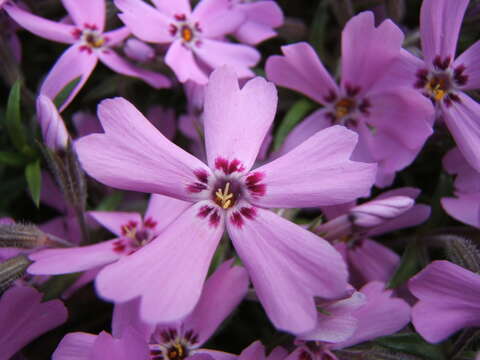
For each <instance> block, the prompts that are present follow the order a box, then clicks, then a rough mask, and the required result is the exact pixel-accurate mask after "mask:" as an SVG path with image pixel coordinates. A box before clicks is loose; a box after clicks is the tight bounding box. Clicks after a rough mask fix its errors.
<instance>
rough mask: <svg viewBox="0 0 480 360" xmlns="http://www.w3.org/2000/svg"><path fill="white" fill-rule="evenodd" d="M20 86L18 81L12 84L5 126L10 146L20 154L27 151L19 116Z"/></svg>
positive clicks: (23, 129)
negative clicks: (10, 142)
mask: <svg viewBox="0 0 480 360" xmlns="http://www.w3.org/2000/svg"><path fill="white" fill-rule="evenodd" d="M21 88H22V86H21V83H20V80H17V81H16V82H15V84H13V86H12V89H11V90H10V94H9V96H8V102H7V111H6V117H5V126H6V128H7V131H8V135H9V136H10V139H11V141H12V144H13V145H14V146H15V147H16V148H17V150H19V151H21V152H25V151H28V145H27V138H26V135H25V134H26V131H25V127H24V126H23V124H22V117H21V114H20V98H21V92H20V90H21Z"/></svg>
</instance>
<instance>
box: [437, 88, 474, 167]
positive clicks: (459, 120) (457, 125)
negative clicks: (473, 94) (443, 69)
mask: <svg viewBox="0 0 480 360" xmlns="http://www.w3.org/2000/svg"><path fill="white" fill-rule="evenodd" d="M458 96H459V98H460V102H459V103H457V102H452V104H451V106H450V107H443V115H444V119H445V123H446V125H447V127H448V129H449V130H450V132H451V134H452V136H453V138H454V139H455V142H456V143H457V146H458V148H459V150H460V151H461V152H462V154H463V156H464V157H465V160H467V162H468V163H469V164H470V165H471V166H472V167H473V168H474V169H476V170H477V171H480V152H479V151H478V149H480V117H479V116H478V114H480V104H478V103H477V102H476V101H475V100H473V99H472V98H470V97H469V96H468V95H466V94H464V93H458Z"/></svg>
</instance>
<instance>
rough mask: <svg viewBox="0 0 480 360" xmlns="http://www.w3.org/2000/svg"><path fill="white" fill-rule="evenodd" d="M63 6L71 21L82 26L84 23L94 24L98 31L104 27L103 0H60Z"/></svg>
mask: <svg viewBox="0 0 480 360" xmlns="http://www.w3.org/2000/svg"><path fill="white" fill-rule="evenodd" d="M62 3H63V6H64V7H65V9H67V12H68V14H69V15H70V17H71V18H72V19H73V22H74V23H75V24H76V25H78V26H81V27H83V26H84V25H85V24H88V25H95V26H96V27H97V29H98V30H99V31H100V32H103V29H104V27H105V1H104V0H83V1H78V0H62Z"/></svg>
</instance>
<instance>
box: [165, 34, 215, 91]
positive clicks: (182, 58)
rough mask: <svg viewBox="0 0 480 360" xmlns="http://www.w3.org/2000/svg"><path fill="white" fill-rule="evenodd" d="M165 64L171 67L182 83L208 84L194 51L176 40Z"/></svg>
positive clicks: (168, 52)
mask: <svg viewBox="0 0 480 360" xmlns="http://www.w3.org/2000/svg"><path fill="white" fill-rule="evenodd" d="M165 63H166V64H167V65H168V66H170V68H171V69H172V70H173V72H174V73H175V75H176V76H177V78H178V81H180V82H182V83H183V82H186V81H187V80H192V81H194V82H196V83H198V84H206V83H207V81H208V78H207V75H206V74H205V73H204V72H203V71H202V69H200V67H199V65H198V64H197V61H196V60H195V58H194V57H193V53H192V50H190V49H188V48H187V47H186V46H184V45H183V44H182V42H181V41H180V40H175V41H174V42H173V43H172V45H170V47H169V49H168V51H167V54H166V55H165Z"/></svg>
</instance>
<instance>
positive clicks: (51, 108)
mask: <svg viewBox="0 0 480 360" xmlns="http://www.w3.org/2000/svg"><path fill="white" fill-rule="evenodd" d="M37 117H38V121H39V122H40V126H41V128H42V136H43V141H44V142H45V145H47V147H49V148H50V149H52V150H57V151H58V150H64V149H65V148H66V147H67V144H68V141H69V135H68V132H67V129H66V127H65V124H64V123H63V119H62V118H61V117H60V114H59V113H58V110H57V108H56V107H55V105H54V104H53V102H52V101H51V100H50V99H49V98H48V97H46V96H44V95H40V96H39V97H38V98H37Z"/></svg>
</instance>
